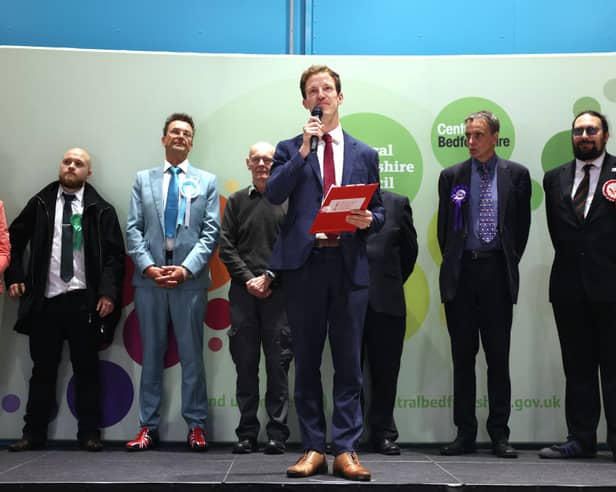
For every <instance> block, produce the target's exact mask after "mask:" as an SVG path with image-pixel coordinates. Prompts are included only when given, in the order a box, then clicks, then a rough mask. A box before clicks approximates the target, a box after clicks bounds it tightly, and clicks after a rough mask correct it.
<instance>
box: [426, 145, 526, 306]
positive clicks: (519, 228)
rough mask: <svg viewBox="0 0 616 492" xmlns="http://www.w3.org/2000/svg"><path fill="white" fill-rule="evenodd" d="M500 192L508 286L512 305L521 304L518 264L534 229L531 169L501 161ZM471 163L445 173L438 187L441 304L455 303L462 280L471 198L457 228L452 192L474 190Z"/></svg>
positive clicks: (498, 163)
mask: <svg viewBox="0 0 616 492" xmlns="http://www.w3.org/2000/svg"><path fill="white" fill-rule="evenodd" d="M496 179H497V190H498V234H499V236H500V241H501V245H502V249H503V254H504V256H505V261H506V264H507V277H508V278H507V281H508V282H507V283H508V285H509V292H510V294H511V301H512V302H513V303H514V304H515V303H516V302H517V300H518V289H519V283H520V281H519V272H518V263H519V262H520V258H521V257H522V253H523V252H524V249H525V248H526V241H527V240H528V232H529V229H530V190H531V188H530V175H529V172H528V169H526V168H525V167H524V166H522V165H521V164H518V163H516V162H512V161H507V160H504V159H501V158H500V157H499V158H498V159H497V161H496ZM470 181H471V160H470V159H469V160H467V161H464V162H460V163H459V164H455V165H454V166H451V167H448V168H447V169H444V170H443V171H441V175H440V178H439V183H438V193H439V206H438V243H439V246H440V247H441V253H442V255H443V262H442V264H441V271H440V287H441V300H442V301H443V302H447V301H451V300H452V299H454V298H455V296H456V291H457V288H458V281H459V279H460V264H461V260H462V254H463V253H464V245H465V242H466V236H467V234H468V216H469V206H468V205H469V198H470V192H469V196H468V197H467V199H466V200H465V201H464V202H463V204H462V216H463V222H464V223H463V227H462V229H461V230H460V231H456V230H455V228H454V213H455V205H454V203H453V202H452V200H451V192H452V191H453V189H454V188H455V187H456V186H458V185H466V186H467V187H468V189H469V190H470Z"/></svg>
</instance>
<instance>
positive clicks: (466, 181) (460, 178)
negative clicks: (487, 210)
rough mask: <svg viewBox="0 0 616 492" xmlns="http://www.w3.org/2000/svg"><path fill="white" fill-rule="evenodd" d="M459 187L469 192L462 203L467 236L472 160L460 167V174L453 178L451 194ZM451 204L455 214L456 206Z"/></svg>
mask: <svg viewBox="0 0 616 492" xmlns="http://www.w3.org/2000/svg"><path fill="white" fill-rule="evenodd" d="M459 185H464V186H466V189H467V190H468V197H467V199H466V200H464V202H462V218H463V221H462V222H463V230H462V232H463V234H464V235H466V234H467V233H468V221H469V217H468V215H469V203H470V201H471V200H470V198H471V159H468V160H466V161H464V162H463V163H462V165H461V166H460V169H459V172H458V173H457V174H456V175H455V176H454V178H453V183H452V184H451V190H449V193H450V194H451V192H452V191H453V190H454V188H455V187H456V186H459ZM449 203H450V207H451V210H452V213H454V212H453V210H454V208H455V205H454V203H453V202H452V201H451V200H449ZM451 223H452V224H453V223H454V222H453V220H452V221H451Z"/></svg>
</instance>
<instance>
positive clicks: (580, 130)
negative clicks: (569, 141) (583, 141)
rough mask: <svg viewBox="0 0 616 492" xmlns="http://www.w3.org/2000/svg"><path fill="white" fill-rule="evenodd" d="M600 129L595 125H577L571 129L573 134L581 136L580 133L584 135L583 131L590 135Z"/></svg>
mask: <svg viewBox="0 0 616 492" xmlns="http://www.w3.org/2000/svg"><path fill="white" fill-rule="evenodd" d="M600 130H601V129H600V128H597V127H596V126H579V127H577V128H574V129H573V136H574V137H581V136H582V135H584V131H586V135H588V136H589V137H592V136H594V135H596V134H597V133H599V131H600Z"/></svg>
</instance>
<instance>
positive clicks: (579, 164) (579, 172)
mask: <svg viewBox="0 0 616 492" xmlns="http://www.w3.org/2000/svg"><path fill="white" fill-rule="evenodd" d="M604 159H605V152H603V154H601V155H600V156H599V157H597V158H596V159H595V160H594V161H588V162H584V161H581V160H579V159H576V160H575V176H574V179H573V188H572V189H571V199H572V200H573V197H574V196H575V192H576V191H577V189H578V186H580V183H581V182H582V179H584V166H585V165H586V164H592V167H591V168H590V176H589V183H588V198H586V205H585V207H584V217H586V214H588V211H589V210H590V205H591V204H592V199H593V198H594V196H595V191H596V190H597V183H598V182H599V175H600V174H601V167H602V166H603V160H604Z"/></svg>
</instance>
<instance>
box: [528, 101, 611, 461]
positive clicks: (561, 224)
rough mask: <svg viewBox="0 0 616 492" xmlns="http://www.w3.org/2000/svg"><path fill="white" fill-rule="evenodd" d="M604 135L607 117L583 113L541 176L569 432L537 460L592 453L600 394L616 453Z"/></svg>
mask: <svg viewBox="0 0 616 492" xmlns="http://www.w3.org/2000/svg"><path fill="white" fill-rule="evenodd" d="M608 138H609V129H608V124H607V120H606V118H605V116H603V115H602V114H600V113H597V112H595V111H583V112H582V113H580V114H579V115H577V116H576V117H575V119H574V120H573V125H572V134H571V139H572V143H573V153H574V155H575V159H574V160H573V161H571V162H568V163H566V164H563V165H562V166H560V167H557V168H556V169H553V170H551V171H549V172H548V173H546V175H545V177H544V179H543V188H544V190H545V208H546V212H547V219H548V229H549V231H550V237H551V238H552V244H553V245H554V253H555V255H554V263H553V264H552V273H551V275H550V302H551V303H552V309H553V311H554V318H555V320H556V328H557V330H558V338H559V339H560V348H561V352H562V360H563V367H564V369H565V378H566V398H565V416H566V419H567V430H568V431H569V437H568V440H567V442H565V443H563V444H555V445H554V446H551V447H548V448H544V449H542V450H541V451H540V453H539V456H541V457H542V458H592V457H594V456H595V455H596V452H597V426H598V424H599V417H600V416H601V393H603V407H604V410H605V420H606V421H607V443H608V445H609V447H610V449H611V450H612V452H613V453H614V455H615V456H616V359H615V358H614V346H616V295H615V294H614V279H616V205H615V203H614V201H615V200H616V157H614V156H613V155H610V154H608V153H607V152H606V151H605V146H606V144H607V140H608ZM599 381H600V382H601V384H600V385H599Z"/></svg>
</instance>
